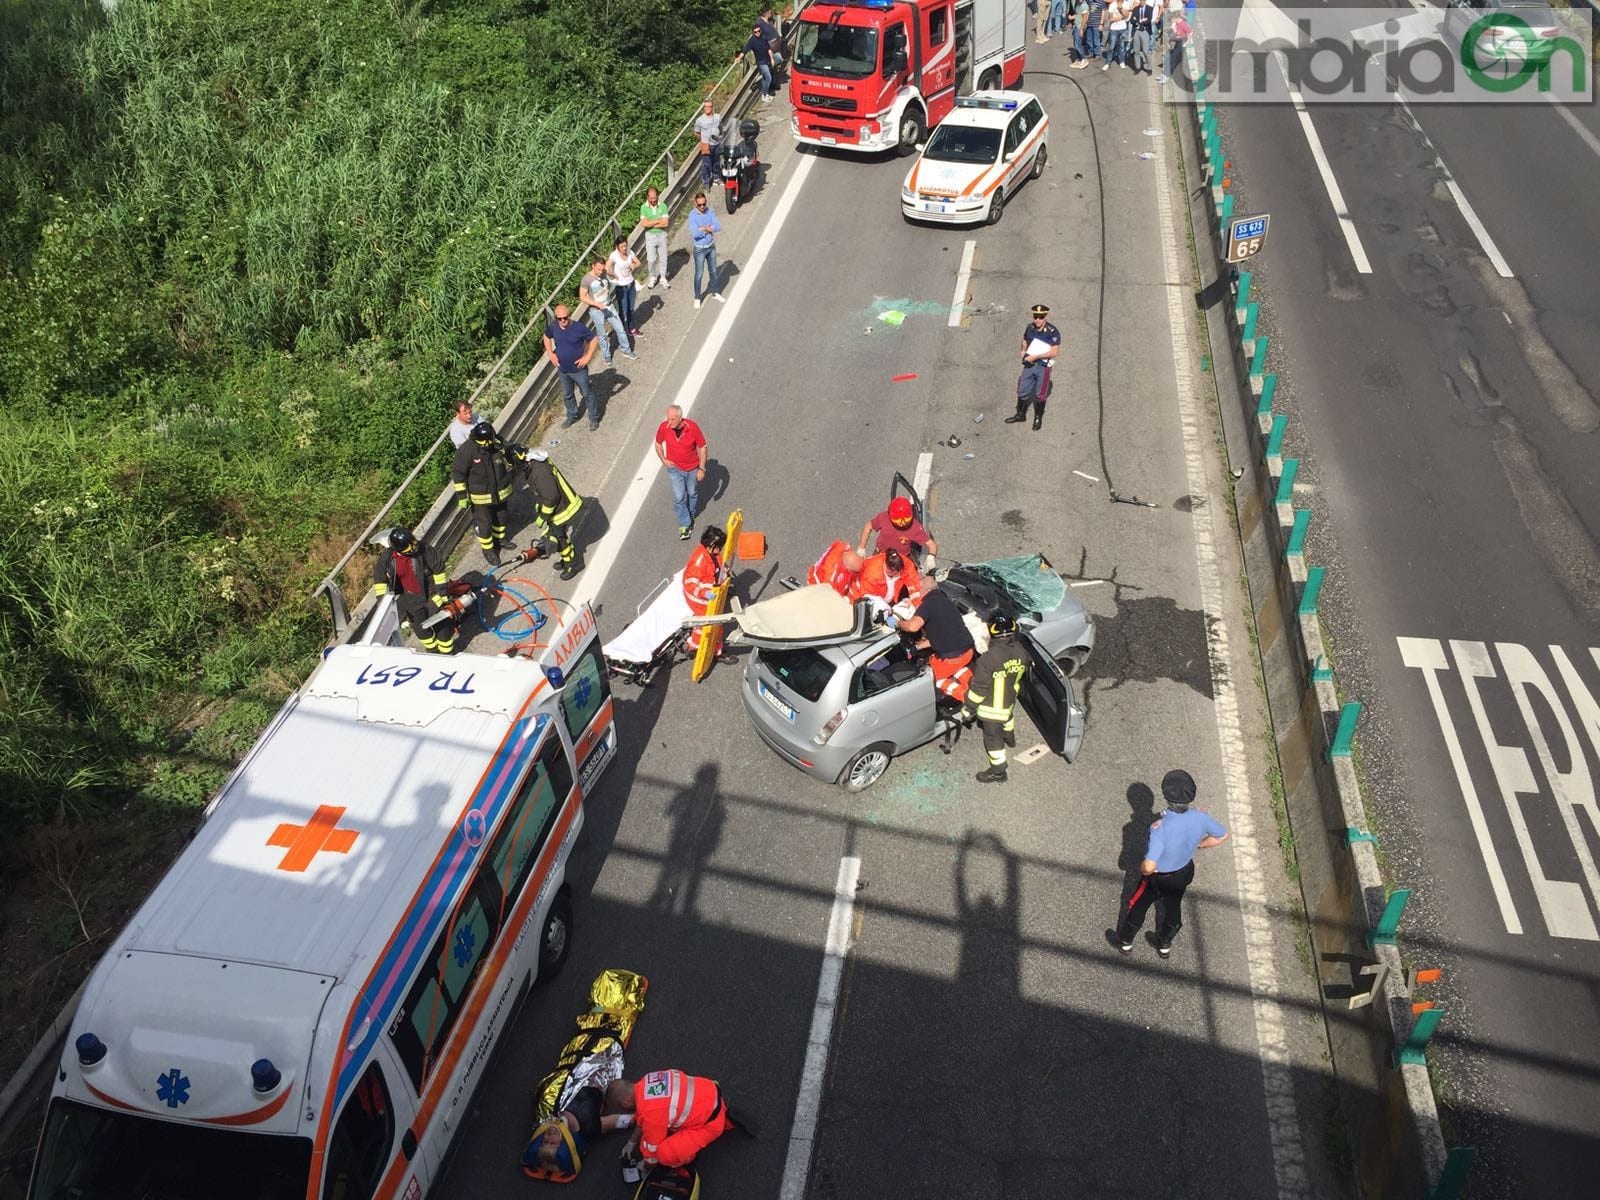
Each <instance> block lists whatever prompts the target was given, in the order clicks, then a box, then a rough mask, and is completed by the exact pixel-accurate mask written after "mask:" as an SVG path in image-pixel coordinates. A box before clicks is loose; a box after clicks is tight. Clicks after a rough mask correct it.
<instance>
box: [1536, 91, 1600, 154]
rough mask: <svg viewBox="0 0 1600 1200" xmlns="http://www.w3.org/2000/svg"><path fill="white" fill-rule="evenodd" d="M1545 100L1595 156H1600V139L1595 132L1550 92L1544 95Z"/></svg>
mask: <svg viewBox="0 0 1600 1200" xmlns="http://www.w3.org/2000/svg"><path fill="white" fill-rule="evenodd" d="M1544 98H1545V99H1546V100H1548V101H1549V102H1550V107H1551V108H1553V109H1555V110H1556V115H1557V116H1559V117H1560V118H1561V119H1562V120H1563V121H1565V122H1566V123H1567V124H1568V125H1570V126H1571V127H1572V132H1573V133H1575V134H1577V135H1578V136H1579V137H1580V138H1582V139H1583V144H1584V145H1585V146H1587V147H1589V149H1591V150H1593V151H1594V152H1595V154H1597V155H1600V137H1596V136H1595V134H1594V130H1592V129H1590V128H1589V127H1588V126H1587V125H1585V124H1584V123H1583V122H1582V121H1580V120H1578V118H1577V117H1575V116H1573V115H1572V113H1571V111H1570V110H1569V109H1568V108H1567V106H1566V105H1565V104H1562V103H1561V102H1560V101H1559V100H1557V99H1555V97H1553V96H1551V95H1550V94H1549V93H1548V92H1546V93H1544Z"/></svg>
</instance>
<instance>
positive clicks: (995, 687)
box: [966, 637, 1028, 723]
mask: <svg viewBox="0 0 1600 1200" xmlns="http://www.w3.org/2000/svg"><path fill="white" fill-rule="evenodd" d="M1027 670H1028V664H1027V661H1026V660H1025V659H1024V658H1023V657H1022V651H1021V649H1020V648H1019V647H1018V646H1017V644H1016V642H1015V641H1014V640H1013V639H1011V638H1005V637H997V638H995V639H994V640H993V641H991V642H990V643H989V648H988V649H987V650H985V651H984V652H983V654H982V656H981V657H980V658H979V659H978V661H977V662H976V663H975V664H973V668H972V682H971V683H970V684H968V685H967V699H966V707H967V710H968V711H969V712H972V713H974V714H975V715H976V716H977V718H978V720H980V721H1000V722H1002V723H1009V722H1011V721H1012V720H1014V719H1015V712H1014V710H1015V708H1016V704H1017V692H1018V690H1019V689H1020V688H1021V687H1022V677H1023V676H1024V675H1025V674H1027Z"/></svg>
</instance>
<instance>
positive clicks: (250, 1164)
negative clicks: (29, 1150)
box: [28, 1099, 311, 1200]
mask: <svg viewBox="0 0 1600 1200" xmlns="http://www.w3.org/2000/svg"><path fill="white" fill-rule="evenodd" d="M310 1171H311V1142H310V1140H309V1139H307V1138H299V1137H275V1136H273V1135H271V1134H264V1133H244V1132H241V1131H239V1130H234V1129H219V1128H216V1127H214V1126H206V1125H192V1124H188V1123H186V1122H179V1121H158V1120H155V1119H154V1118H151V1117H142V1116H138V1115H136V1114H134V1113H122V1112H110V1111H108V1110H106V1109H103V1108H91V1107H90V1106H88V1105H86V1104H79V1103H77V1102H76V1101H73V1100H64V1099H58V1100H55V1101H54V1102H52V1103H51V1105H50V1116H49V1119H48V1122H47V1124H46V1126H45V1131H44V1139H43V1141H42V1142H41V1144H40V1151H39V1164H38V1168H37V1170H36V1171H35V1172H34V1176H33V1187H32V1189H31V1190H30V1191H29V1193H28V1195H29V1198H30V1200H69V1198H70V1200H79V1198H80V1197H81V1198H83V1200H145V1198H146V1197H149V1196H161V1197H163V1198H164V1200H215V1198H216V1197H219V1196H226V1197H228V1200H305V1194H306V1182H307V1179H308V1178H309V1175H310Z"/></svg>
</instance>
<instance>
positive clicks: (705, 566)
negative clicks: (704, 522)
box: [683, 525, 728, 654]
mask: <svg viewBox="0 0 1600 1200" xmlns="http://www.w3.org/2000/svg"><path fill="white" fill-rule="evenodd" d="M727 543H728V535H727V534H725V533H723V532H722V530H721V529H719V528H717V527H716V526H715V525H708V526H706V531H705V532H704V533H702V534H701V535H700V544H699V545H698V546H696V547H695V548H694V553H693V554H691V555H689V562H688V564H687V565H686V566H685V567H684V568H683V598H684V599H685V600H687V601H688V602H689V611H690V612H692V613H694V615H695V616H697V617H703V616H705V612H706V606H707V605H708V604H710V603H711V593H712V592H714V591H715V590H716V587H717V584H719V583H721V582H722V580H723V577H724V573H725V572H724V568H723V565H722V548H723V546H725V545H727ZM704 635H705V626H703V625H696V626H695V627H694V628H693V629H691V630H690V631H689V638H688V641H687V643H686V644H687V646H688V647H689V653H690V654H693V653H694V652H695V651H696V650H698V649H700V639H701V638H702V637H703V636H704Z"/></svg>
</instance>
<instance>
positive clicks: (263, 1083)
mask: <svg viewBox="0 0 1600 1200" xmlns="http://www.w3.org/2000/svg"><path fill="white" fill-rule="evenodd" d="M250 1082H251V1083H252V1084H253V1085H254V1086H255V1089H256V1091H258V1092H270V1091H272V1089H273V1088H275V1087H277V1086H278V1084H280V1083H282V1082H283V1072H282V1071H280V1070H278V1068H277V1067H275V1066H273V1065H272V1060H271V1059H270V1058H258V1059H256V1060H255V1062H253V1063H251V1064H250Z"/></svg>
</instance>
